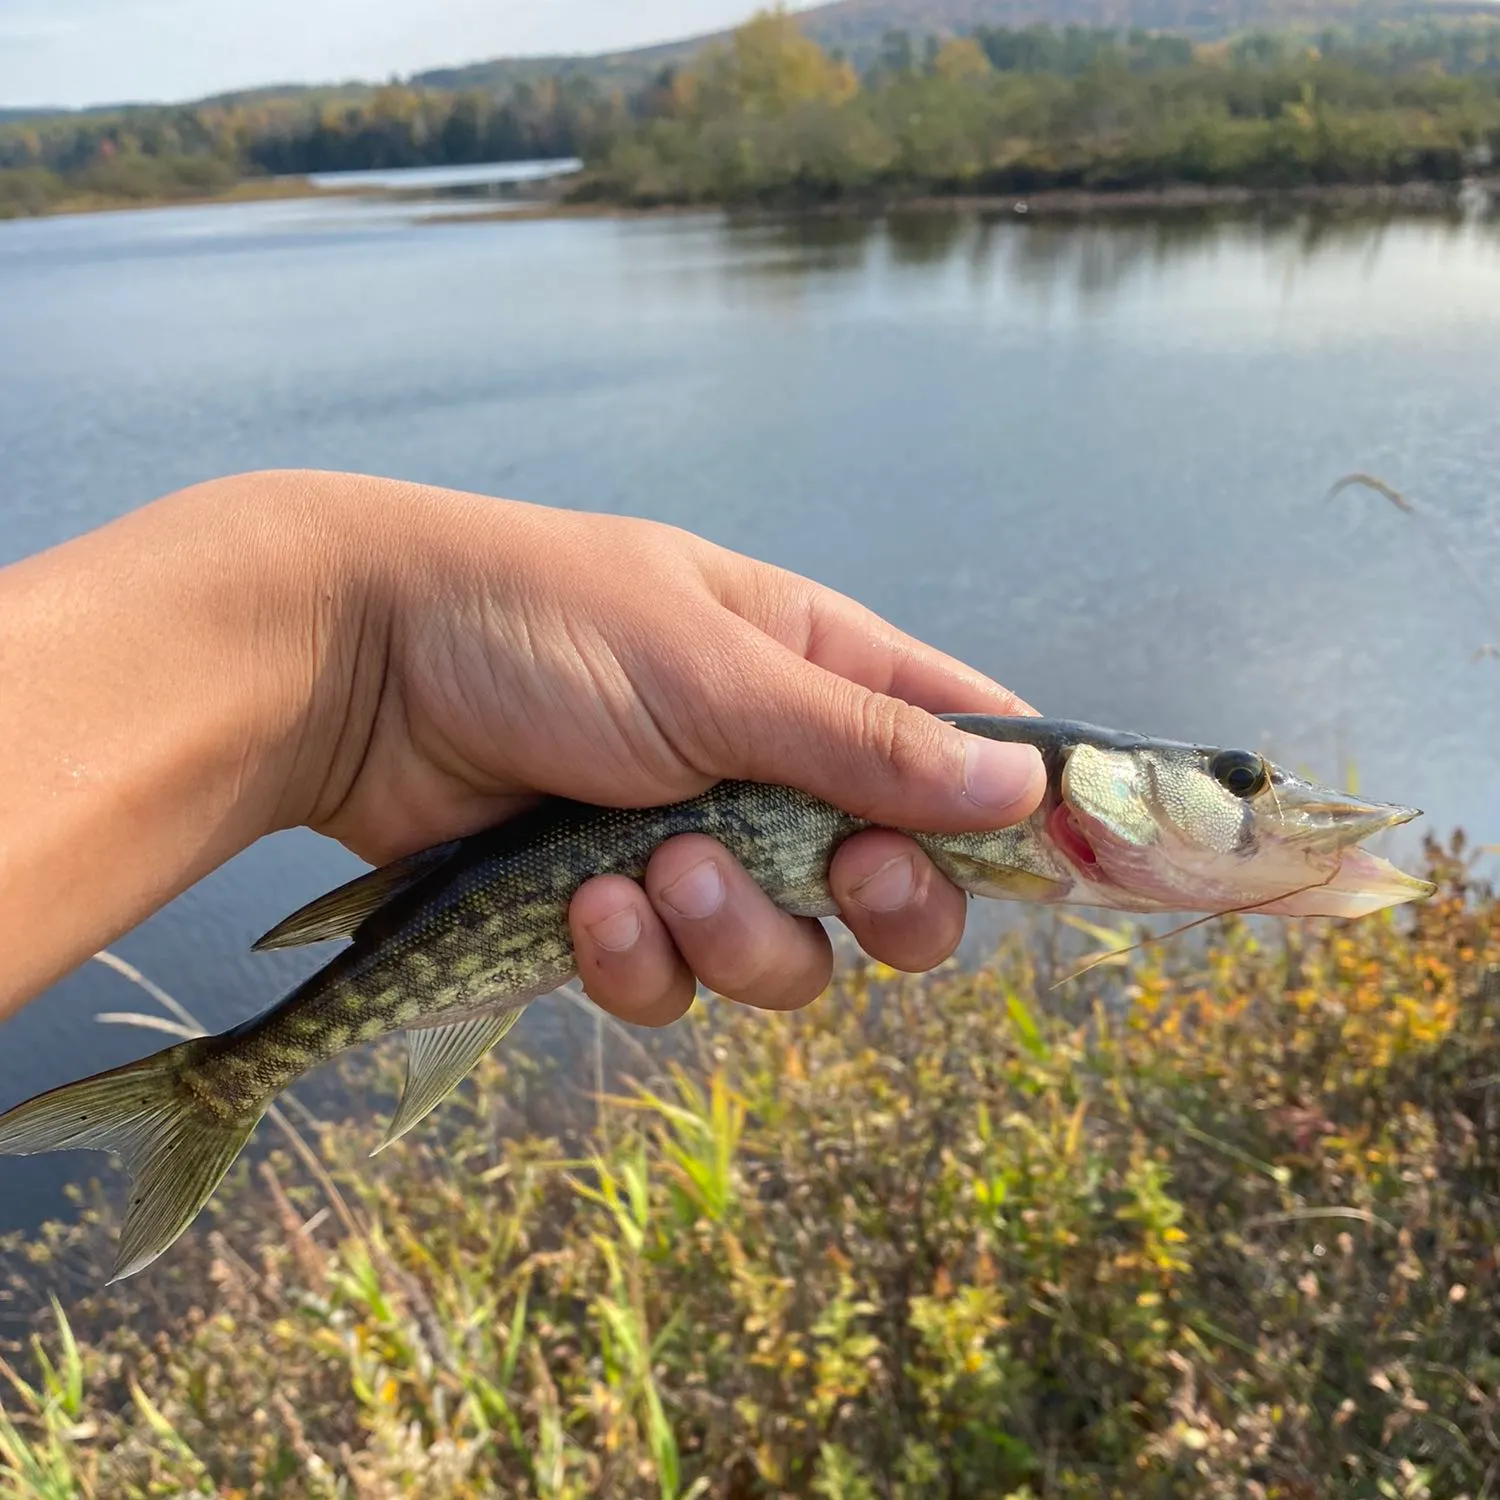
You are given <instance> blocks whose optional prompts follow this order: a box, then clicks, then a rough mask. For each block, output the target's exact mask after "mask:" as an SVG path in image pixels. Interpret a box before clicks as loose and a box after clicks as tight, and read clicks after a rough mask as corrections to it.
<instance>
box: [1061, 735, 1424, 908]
mask: <svg viewBox="0 0 1500 1500" xmlns="http://www.w3.org/2000/svg"><path fill="white" fill-rule="evenodd" d="M1058 793H1059V795H1058V798H1057V800H1056V803H1055V805H1054V806H1053V807H1052V808H1051V811H1050V813H1049V814H1048V820H1049V821H1048V829H1049V832H1050V833H1051V834H1052V835H1053V839H1054V841H1055V842H1056V843H1057V845H1058V846H1059V847H1060V848H1061V849H1062V851H1063V852H1064V854H1066V855H1067V856H1068V858H1069V859H1070V860H1071V861H1072V863H1073V864H1074V865H1075V866H1076V867H1077V868H1078V871H1079V874H1080V875H1081V876H1082V877H1083V878H1084V880H1085V881H1086V882H1087V883H1088V884H1089V886H1090V887H1091V888H1092V889H1094V890H1095V891H1098V892H1099V893H1100V895H1101V897H1102V902H1101V904H1108V905H1113V906H1117V907H1120V908H1122V909H1133V910H1162V911H1232V910H1245V909H1253V910H1255V911H1256V912H1259V913H1264V914H1267V915H1271V916H1287V917H1311V916H1330V917H1359V916H1364V915H1366V914H1368V913H1370V912H1374V911H1379V910H1380V909H1381V908H1383V907H1387V906H1398V905H1400V904H1402V903H1403V902H1408V901H1416V900H1420V899H1422V898H1424V897H1426V896H1429V895H1431V894H1432V892H1433V890H1434V889H1435V887H1434V886H1433V885H1432V884H1431V882H1429V881H1426V880H1418V879H1416V878H1415V877H1414V876H1411V875H1407V874H1404V873H1403V872H1402V871H1400V870H1398V869H1396V868H1395V866H1394V865H1391V864H1389V863H1388V862H1387V861H1386V860H1384V859H1381V858H1379V857H1378V856H1377V855H1374V854H1372V853H1370V852H1369V851H1368V850H1365V849H1361V848H1359V845H1360V843H1361V842H1362V841H1363V840H1365V839H1367V838H1369V837H1371V836H1372V835H1373V834H1376V833H1379V832H1381V831H1382V830H1384V829H1387V828H1393V827H1395V826H1396V825H1398V824H1401V823H1406V822H1409V821H1410V820H1411V819H1413V818H1415V817H1419V816H1420V813H1419V812H1418V810H1417V809H1416V808H1412V807H1399V806H1395V805H1393V804H1388V803H1383V802H1370V801H1367V800H1366V799H1364V798H1362V797H1356V796H1354V795H1352V794H1351V793H1348V792H1340V791H1335V790H1333V789H1331V788H1329V787H1324V786H1318V785H1316V784H1314V783H1312V782H1309V781H1304V780H1303V779H1302V778H1301V777H1298V776H1295V775H1293V774H1292V773H1291V772H1289V771H1286V770H1283V769H1282V768H1281V767H1280V766H1277V765H1275V764H1273V763H1272V762H1271V761H1269V760H1267V759H1266V758H1265V757H1264V756H1261V755H1259V754H1257V753H1256V752H1254V751H1252V750H1225V749H1214V748H1210V747H1206V746H1198V745H1172V744H1166V743H1162V742H1159V741H1149V740H1148V741H1142V742H1140V743H1137V744H1134V745H1131V746H1129V747H1125V746H1120V747H1113V746H1110V745H1107V744H1088V743H1083V744H1077V745H1074V746H1073V747H1072V748H1071V749H1070V750H1069V751H1068V753H1067V756H1066V759H1065V760H1064V761H1063V763H1062V767H1061V775H1060V778H1059V782H1058Z"/></svg>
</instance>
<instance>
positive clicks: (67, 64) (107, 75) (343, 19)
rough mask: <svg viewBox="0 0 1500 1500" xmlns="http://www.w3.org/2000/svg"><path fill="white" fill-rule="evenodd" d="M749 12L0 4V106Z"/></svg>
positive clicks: (602, 45)
mask: <svg viewBox="0 0 1500 1500" xmlns="http://www.w3.org/2000/svg"><path fill="white" fill-rule="evenodd" d="M806 3H808V0H801V4H802V5H805V4H806ZM756 8H757V5H756V0H0V108H26V107H31V106H34V105H50V104H57V105H69V106H74V105H84V104H106V103H117V102H126V101H135V100H179V99H194V98H199V97H201V96H202V95H204V94H213V93H220V92H223V91H225V90H228V89H236V88H247V87H253V86H255V85H257V84H266V83H326V82H338V81H342V80H345V79H352V78H363V79H384V78H388V77H390V76H391V75H392V74H399V75H403V76H404V75H406V74H408V73H415V72H420V71H422V70H423V69H425V68H435V67H444V66H448V65H452V64H458V63H466V62H478V61H481V60H483V59H485V58H491V57H506V56H517V55H526V54H532V55H535V54H538V53H554V52H607V51H613V50H616V49H619V48H625V47H637V46H645V45H647V44H649V43H651V42H664V41H673V40H676V39H677V38H679V37H685V36H693V35H696V34H698V33H700V32H706V31H715V30H718V29H719V28H721V27H724V26H729V25H733V24H735V23H736V22H738V21H742V20H744V19H745V18H746V17H747V16H749V15H750V14H751V13H753V12H754V10H755V9H756ZM792 8H793V9H798V8H801V6H800V5H799V4H798V3H796V0H794V3H793V6H792Z"/></svg>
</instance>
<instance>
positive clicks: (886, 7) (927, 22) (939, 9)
mask: <svg viewBox="0 0 1500 1500" xmlns="http://www.w3.org/2000/svg"><path fill="white" fill-rule="evenodd" d="M1439 16H1443V17H1452V18H1453V19H1460V18H1464V17H1473V16H1487V17H1493V18H1495V19H1496V20H1497V21H1500V4H1496V3H1490V0H1472V3H1466V0H1438V3H1433V0H834V3H833V4H830V5H820V6H818V7H817V8H816V9H814V10H809V11H805V12H803V13H802V15H801V16H800V18H799V19H800V20H801V23H802V27H803V29H804V30H805V31H806V32H807V34H808V35H809V36H811V37H813V38H814V39H815V40H816V41H817V42H818V43H819V45H820V46H822V47H825V48H838V49H840V50H842V51H844V52H846V53H847V54H849V55H850V56H851V57H855V58H858V57H859V56H861V55H867V54H868V53H870V52H871V51H873V49H874V48H876V47H878V45H879V42H880V37H881V35H882V34H883V33H884V32H885V31H887V30H900V31H907V32H910V33H911V34H912V35H913V36H914V37H919V36H922V35H926V34H931V33H938V32H950V33H958V32H965V31H971V30H972V29H973V28H974V27H976V26H1012V27H1014V26H1029V25H1034V24H1036V23H1039V22H1045V23H1047V24H1049V25H1052V26H1070V25H1072V26H1097V27H1110V28H1118V29H1122V30H1123V29H1128V28H1131V27H1140V28H1142V29H1143V30H1146V31H1176V32H1187V33H1189V34H1192V35H1195V36H1199V37H1204V38H1209V37H1221V36H1229V35H1233V34H1234V33H1236V32H1241V31H1254V30H1276V29H1281V28H1284V27H1288V26H1330V25H1350V24H1354V23H1356V22H1358V21H1362V20H1369V21H1381V20H1421V19H1423V18H1436V17H1439Z"/></svg>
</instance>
